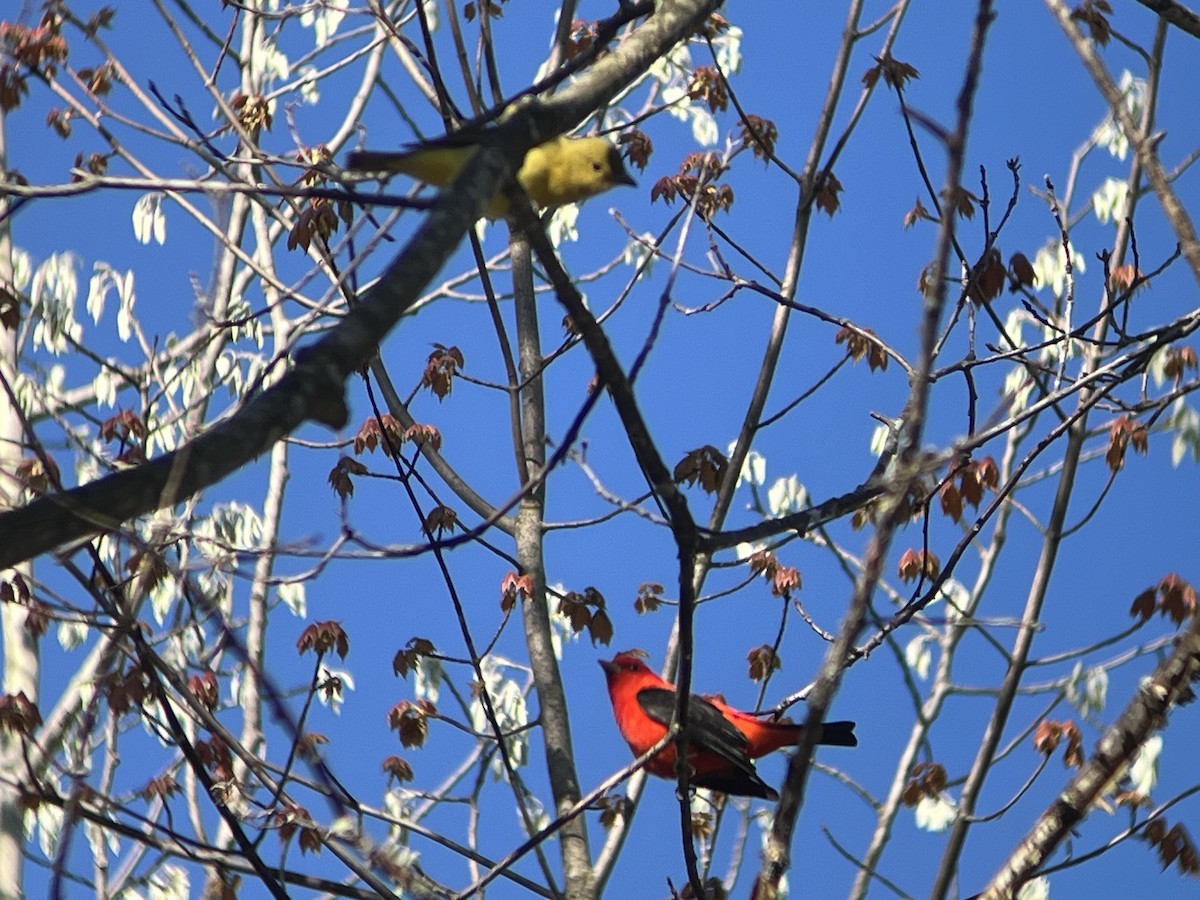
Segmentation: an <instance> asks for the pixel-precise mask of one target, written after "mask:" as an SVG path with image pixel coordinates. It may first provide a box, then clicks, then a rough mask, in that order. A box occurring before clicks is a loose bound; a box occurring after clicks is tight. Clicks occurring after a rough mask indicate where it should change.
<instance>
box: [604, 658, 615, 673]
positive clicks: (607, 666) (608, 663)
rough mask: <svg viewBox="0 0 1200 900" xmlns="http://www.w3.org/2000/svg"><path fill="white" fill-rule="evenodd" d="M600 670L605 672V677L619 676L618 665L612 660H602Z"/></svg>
mask: <svg viewBox="0 0 1200 900" xmlns="http://www.w3.org/2000/svg"><path fill="white" fill-rule="evenodd" d="M600 668H602V669H603V670H604V674H605V675H616V674H617V664H616V663H615V662H613V661H612V660H611V659H602V660H600Z"/></svg>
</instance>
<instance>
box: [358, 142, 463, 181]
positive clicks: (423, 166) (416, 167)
mask: <svg viewBox="0 0 1200 900" xmlns="http://www.w3.org/2000/svg"><path fill="white" fill-rule="evenodd" d="M477 146H478V145H476V144H441V143H438V144H432V145H421V146H419V147H414V148H413V149H411V150H400V151H387V150H357V151H355V152H353V153H351V154H350V155H349V156H347V157H346V167H347V168H349V169H355V170H357V171H360V172H400V173H402V174H404V175H410V176H412V177H413V178H416V179H417V180H418V181H424V182H425V183H426V184H435V185H437V186H438V187H445V186H446V185H448V184H450V183H451V182H453V181H454V179H455V178H457V177H458V173H459V172H461V171H462V169H463V166H464V165H466V163H467V160H468V159H470V158H471V155H472V154H473V153H474V152H475V148H476V147H477Z"/></svg>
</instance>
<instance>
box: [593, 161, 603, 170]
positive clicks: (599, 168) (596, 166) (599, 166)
mask: <svg viewBox="0 0 1200 900" xmlns="http://www.w3.org/2000/svg"><path fill="white" fill-rule="evenodd" d="M603 168H604V167H603V166H602V165H600V163H598V162H594V163H592V171H593V172H599V171H601V170H602V169H603Z"/></svg>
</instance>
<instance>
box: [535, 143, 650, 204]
mask: <svg viewBox="0 0 1200 900" xmlns="http://www.w3.org/2000/svg"><path fill="white" fill-rule="evenodd" d="M517 180H518V181H520V182H521V186H522V187H523V188H525V191H526V193H528V194H529V196H530V197H532V198H533V201H534V202H535V203H536V204H537V205H538V206H543V207H544V206H561V205H562V204H565V203H578V202H579V201H580V200H586V199H587V198H588V197H594V196H596V194H602V193H604V192H605V191H607V190H608V189H609V188H612V187H616V186H617V185H618V184H627V185H630V186H631V187H636V186H637V182H636V181H634V180H633V176H631V175H630V174H629V171H628V170H627V169H626V168H625V162H624V160H622V159H621V151H620V150H618V149H617V147H616V146H615V145H614V144H611V143H609V141H608V140H607V139H605V138H602V137H584V138H569V137H559V138H555V139H554V140H552V141H547V142H546V143H544V144H541V145H540V146H537V147H534V148H533V149H532V150H530V151H529V155H528V156H526V157H525V162H524V164H523V165H522V166H521V171H520V172H519V173H518V174H517Z"/></svg>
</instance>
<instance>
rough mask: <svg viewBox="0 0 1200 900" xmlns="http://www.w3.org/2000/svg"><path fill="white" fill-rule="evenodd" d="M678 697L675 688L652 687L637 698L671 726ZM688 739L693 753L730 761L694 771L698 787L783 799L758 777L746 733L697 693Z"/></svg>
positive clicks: (650, 713)
mask: <svg viewBox="0 0 1200 900" xmlns="http://www.w3.org/2000/svg"><path fill="white" fill-rule="evenodd" d="M675 696H676V694H675V691H671V690H667V689H666V688H653V687H652V688H643V689H642V690H640V691H638V693H637V700H638V705H639V706H640V707H641V708H642V710H643V711H644V712H645V713H646V715H648V716H649V717H650V718H652V719H654V721H656V722H659V723H661V724H663V725H670V724H671V717H672V716H673V715H675ZM687 739H688V747H689V751H688V755H689V756H691V754H692V753H693V752H697V753H700V752H708V753H712V754H714V755H716V756H718V757H719V758H720V759H721V760H723V761H724V762H726V763H728V764H729V767H728V768H727V769H725V770H724V771H720V772H698V773H696V774H694V775H693V776H692V777H691V779H690V781H691V783H692V784H693V785H695V786H696V787H703V788H709V789H710V790H714V791H721V792H722V793H725V794H737V795H739V796H742V797H761V798H762V799H764V800H777V799H779V795H778V794H777V793H775V791H774V790H772V789H771V788H770V787H769V786H768V785H767V784H766V783H765V782H764V781H763V780H762V779H761V778H759V777H758V772H757V771H756V770H755V768H754V763H752V762H751V761H750V757H749V756H747V755H746V736H745V735H744V734H742V733H741V732H740V731H738V730H737V728H735V727H734V726H733V724H732V723H731V722H730V721H729V720H728V719H726V718H725V717H724V716H723V715H721V711H720V710H719V709H717V708H716V707H715V706H713V705H712V704H711V703H709V702H708V701H707V700H705V699H704V698H703V697H698V696H696V695H695V694H692V699H691V702H690V703H689V704H688V725H687Z"/></svg>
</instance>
